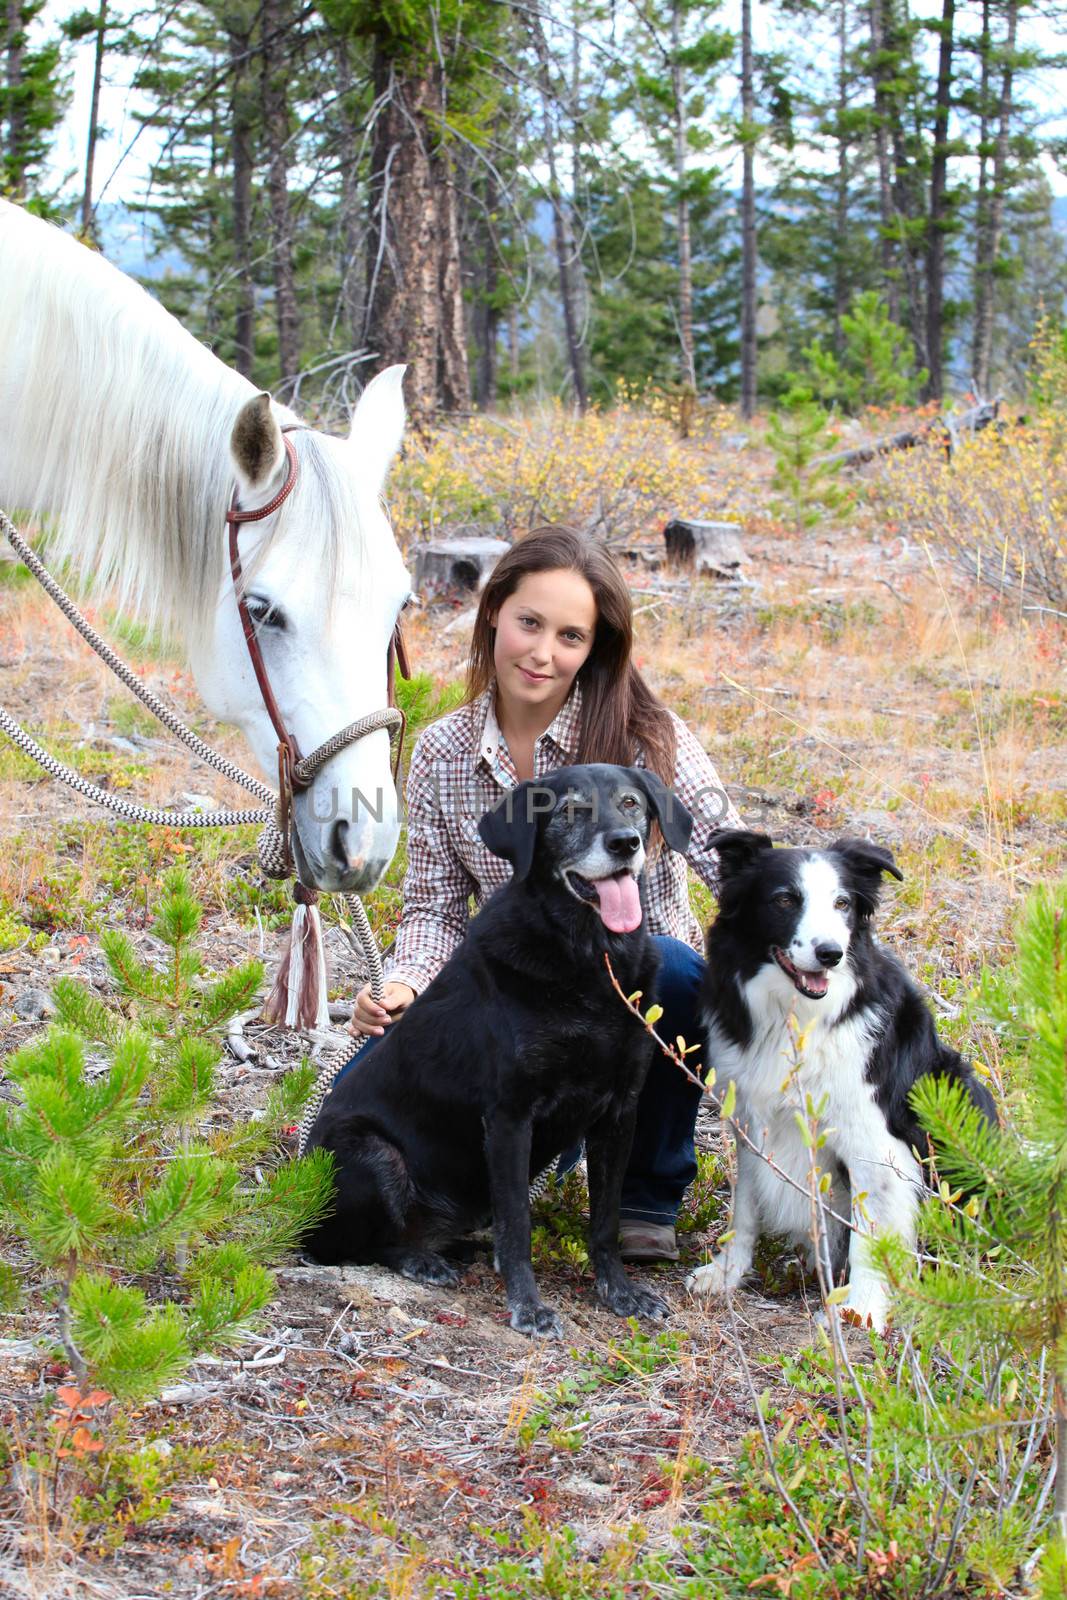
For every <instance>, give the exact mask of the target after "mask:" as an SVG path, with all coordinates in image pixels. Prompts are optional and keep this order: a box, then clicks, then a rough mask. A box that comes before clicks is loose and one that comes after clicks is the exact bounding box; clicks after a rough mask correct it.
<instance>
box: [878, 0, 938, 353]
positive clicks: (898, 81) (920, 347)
mask: <svg viewBox="0 0 1067 1600" xmlns="http://www.w3.org/2000/svg"><path fill="white" fill-rule="evenodd" d="M881 3H882V22H883V48H884V53H885V58H886V70H887V72H888V73H889V74H890V75H891V76H890V78H889V79H888V80H887V81H886V82H884V83H883V90H884V91H885V95H886V105H887V109H888V112H889V144H890V149H891V151H892V155H893V187H892V206H893V229H894V232H895V234H896V242H897V262H898V264H899V267H900V270H901V271H902V273H903V277H904V290H905V299H906V302H907V308H908V331H909V332H910V334H911V339H912V344H913V345H914V347H915V359H916V362H917V364H918V365H919V366H920V367H929V365H930V363H929V359H928V355H927V348H926V308H925V299H924V295H923V255H924V236H925V226H924V224H925V222H926V204H925V200H924V196H923V183H922V176H921V173H920V171H919V168H918V166H917V164H916V162H915V161H914V160H913V159H912V157H911V154H910V152H909V139H908V131H907V129H906V127H905V125H904V113H905V110H906V109H908V106H909V91H908V87H907V84H906V78H905V72H904V69H905V66H906V64H910V61H911V54H910V52H911V44H910V41H909V39H908V36H907V22H906V16H905V15H904V14H902V12H901V11H900V9H899V7H900V5H901V3H902V0H881ZM910 98H911V100H912V101H914V100H915V99H916V97H915V96H911V97H910Z"/></svg>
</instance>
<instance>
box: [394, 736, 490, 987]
mask: <svg viewBox="0 0 1067 1600" xmlns="http://www.w3.org/2000/svg"><path fill="white" fill-rule="evenodd" d="M464 709H465V708H464ZM462 714H463V713H462V712H455V713H453V714H452V715H451V716H448V717H444V718H443V719H442V720H441V722H438V723H435V724H434V726H433V727H430V728H427V729H425V731H424V732H423V733H421V734H420V735H419V737H418V739H417V740H416V742H415V748H414V750H413V751H412V754H411V766H410V769H409V771H408V782H407V830H408V863H407V872H406V873H405V875H404V891H403V912H402V915H401V922H400V928H399V930H398V932H397V936H396V942H395V943H394V945H393V948H392V951H391V953H390V955H389V958H388V959H387V961H386V964H385V968H386V970H385V975H386V978H387V979H389V980H390V981H392V982H395V983H406V984H407V985H408V986H409V988H412V989H414V991H415V993H416V994H421V992H422V990H423V989H425V988H426V985H427V984H428V983H429V982H430V981H431V979H433V978H435V977H436V976H437V974H438V973H439V972H440V970H441V968H442V967H443V966H444V964H445V962H446V961H447V960H448V958H449V956H450V955H451V954H452V952H453V951H454V950H455V949H456V948H457V947H458V946H459V944H460V943H461V942H462V939H463V936H464V934H465V933H466V931H467V924H468V922H469V921H470V898H471V896H472V895H473V896H475V898H479V888H480V886H479V884H478V882H477V880H476V879H475V878H474V877H473V876H472V874H471V872H470V870H469V868H468V867H467V866H466V865H465V863H464V861H463V859H462V857H461V855H460V854H459V853H458V852H457V850H456V849H455V844H454V839H453V837H452V832H453V830H452V828H451V827H450V822H451V821H452V820H453V819H452V818H450V817H449V815H448V808H449V807H450V806H454V804H455V801H456V792H455V791H456V778H457V776H458V775H457V774H456V772H455V767H456V765H457V763H458V762H460V761H463V760H464V756H465V757H466V763H467V765H468V770H469V762H470V745H471V742H472V741H471V740H469V739H465V738H464V737H463V733H462V730H461V729H460V728H453V727H452V726H451V725H452V724H454V723H455V722H456V721H457V719H458V718H459V717H460V716H462ZM450 734H451V735H452V736H453V738H452V739H451V740H450V738H449V735H450ZM453 741H454V742H455V744H458V747H459V748H458V749H455V748H452V749H450V748H449V746H450V744H453ZM500 866H501V867H502V868H503V874H502V877H501V882H506V881H507V877H508V871H509V869H508V867H507V865H506V863H504V862H501V863H500ZM493 887H494V888H495V887H496V885H495V884H494V886H493Z"/></svg>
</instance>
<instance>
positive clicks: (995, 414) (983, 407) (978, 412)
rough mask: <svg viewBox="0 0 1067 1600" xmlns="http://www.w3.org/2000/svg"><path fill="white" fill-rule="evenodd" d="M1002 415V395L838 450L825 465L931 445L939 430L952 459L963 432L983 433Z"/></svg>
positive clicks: (859, 462)
mask: <svg viewBox="0 0 1067 1600" xmlns="http://www.w3.org/2000/svg"><path fill="white" fill-rule="evenodd" d="M999 415H1000V396H999V395H998V396H997V397H996V399H995V400H982V401H979V403H978V405H976V406H971V408H970V409H969V410H968V411H963V412H961V413H960V414H959V416H956V415H955V414H954V413H952V412H948V413H946V414H945V415H944V416H940V417H933V418H931V420H930V421H929V422H925V423H923V424H922V425H921V426H920V427H918V428H904V429H902V431H901V432H900V433H891V434H890V435H889V436H888V438H886V439H875V440H874V441H873V443H871V444H861V445H857V446H856V448H855V449H854V450H838V451H837V452H836V453H835V454H834V455H832V456H823V458H822V464H823V465H825V466H828V467H862V466H865V465H866V464H867V462H868V461H875V460H877V458H878V457H879V456H888V455H891V454H892V453H893V452H894V451H895V450H914V449H915V448H916V446H918V445H921V444H927V443H928V442H929V441H930V439H931V437H933V436H935V435H936V434H937V432H938V431H939V430H940V432H941V433H942V434H943V435H944V438H943V440H942V443H943V444H944V449H945V454H946V456H947V457H948V459H949V460H950V461H951V459H952V456H953V454H954V453H955V450H956V447H957V445H958V444H959V441H960V435H961V434H964V433H981V431H982V429H983V428H988V427H989V426H990V425H991V424H992V423H994V422H996V421H997V420H998V418H999Z"/></svg>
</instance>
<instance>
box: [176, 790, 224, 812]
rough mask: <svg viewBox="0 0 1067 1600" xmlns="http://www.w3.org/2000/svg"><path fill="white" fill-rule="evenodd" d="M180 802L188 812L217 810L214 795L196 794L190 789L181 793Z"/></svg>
mask: <svg viewBox="0 0 1067 1600" xmlns="http://www.w3.org/2000/svg"><path fill="white" fill-rule="evenodd" d="M182 800H183V801H184V803H185V806H186V807H187V808H188V809H189V810H190V811H215V810H217V808H218V801H217V800H216V799H215V797H214V795H210V794H197V793H196V791H195V790H192V789H189V790H184V791H183V793H182Z"/></svg>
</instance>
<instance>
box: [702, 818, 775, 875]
mask: <svg viewBox="0 0 1067 1600" xmlns="http://www.w3.org/2000/svg"><path fill="white" fill-rule="evenodd" d="M708 844H709V845H710V846H711V848H712V849H713V850H714V851H715V853H716V854H717V856H718V858H719V864H720V866H721V868H722V876H723V878H724V879H726V878H732V877H733V876H734V874H735V873H737V872H742V871H744V869H745V867H748V866H751V864H752V862H753V861H755V859H756V857H757V856H758V855H760V854H761V853H762V852H763V851H764V850H773V849H774V840H773V839H772V838H771V837H770V835H769V834H766V833H750V832H749V830H748V829H747V828H716V829H715V832H714V833H713V834H711V836H710V837H709V839H708Z"/></svg>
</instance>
